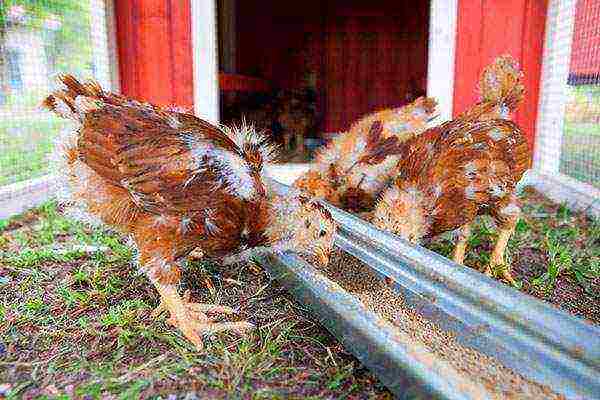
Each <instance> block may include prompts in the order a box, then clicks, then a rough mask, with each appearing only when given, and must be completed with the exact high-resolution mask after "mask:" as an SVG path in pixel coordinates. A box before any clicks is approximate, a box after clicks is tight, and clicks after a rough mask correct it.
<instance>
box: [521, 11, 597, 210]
mask: <svg viewBox="0 0 600 400" xmlns="http://www.w3.org/2000/svg"><path fill="white" fill-rule="evenodd" d="M576 2H577V1H576V0H551V1H550V2H549V5H548V14H547V18H546V31H545V32H546V33H545V36H546V37H545V43H544V55H543V61H542V76H541V82H540V100H539V105H538V110H539V113H538V119H537V125H536V138H535V147H534V155H533V169H532V170H531V171H530V172H529V173H528V175H527V179H526V184H528V185H531V186H533V187H535V188H536V189H538V190H539V191H540V192H542V193H544V194H545V195H546V196H548V197H549V198H550V199H552V200H553V201H556V202H559V203H566V204H567V205H568V206H569V207H570V208H572V209H574V210H581V211H587V212H588V213H589V214H590V215H593V216H596V217H600V190H598V189H597V188H595V187H593V186H592V185H589V184H587V183H584V182H580V181H578V180H576V179H573V178H570V177H568V176H566V175H564V174H562V173H560V171H559V166H560V155H561V147H562V146H561V141H562V136H563V129H564V120H565V105H566V98H567V96H566V95H565V90H566V85H565V83H566V82H567V78H568V75H569V66H570V65H569V64H570V60H571V45H572V41H573V30H574V23H575V6H576ZM557 142H558V143H557Z"/></svg>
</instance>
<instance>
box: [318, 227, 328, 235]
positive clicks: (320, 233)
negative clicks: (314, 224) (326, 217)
mask: <svg viewBox="0 0 600 400" xmlns="http://www.w3.org/2000/svg"><path fill="white" fill-rule="evenodd" d="M325 235H327V231H326V230H324V229H321V231H320V232H319V237H323V236H325Z"/></svg>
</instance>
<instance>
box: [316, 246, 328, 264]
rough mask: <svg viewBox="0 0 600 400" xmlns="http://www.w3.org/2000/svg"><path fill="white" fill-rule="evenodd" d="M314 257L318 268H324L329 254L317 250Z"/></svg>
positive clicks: (319, 249) (320, 249)
mask: <svg viewBox="0 0 600 400" xmlns="http://www.w3.org/2000/svg"><path fill="white" fill-rule="evenodd" d="M315 256H316V258H317V262H318V264H319V266H320V267H326V266H327V264H329V252H328V251H325V250H324V249H322V248H318V249H317V251H316V252H315Z"/></svg>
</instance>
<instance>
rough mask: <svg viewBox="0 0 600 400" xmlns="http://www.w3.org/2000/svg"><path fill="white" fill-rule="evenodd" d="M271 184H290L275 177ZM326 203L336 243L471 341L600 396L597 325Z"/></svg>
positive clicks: (529, 372)
mask: <svg viewBox="0 0 600 400" xmlns="http://www.w3.org/2000/svg"><path fill="white" fill-rule="evenodd" d="M274 189H275V190H277V191H278V192H280V193H287V192H288V191H289V190H290V188H289V187H287V186H285V185H281V184H279V183H274ZM324 204H325V205H326V206H327V207H328V208H329V210H330V211H331V213H332V215H333V217H334V219H335V220H336V221H337V222H338V223H339V225H340V228H339V232H338V235H337V237H336V245H337V246H338V247H340V248H341V249H343V250H344V251H346V252H348V253H350V254H352V255H353V256H355V257H357V258H359V259H361V260H362V261H363V262H365V263H367V264H368V265H369V266H371V268H373V269H374V270H376V271H377V272H378V273H380V274H382V275H384V276H388V277H390V278H392V279H393V280H394V281H395V282H396V283H397V284H398V285H399V287H400V288H401V289H402V290H403V291H404V292H405V293H412V294H415V295H417V296H418V297H419V298H421V299H425V302H430V303H432V305H433V307H435V308H436V309H438V310H441V311H442V312H443V313H444V314H445V315H448V316H450V317H451V318H453V319H455V320H457V321H459V326H463V327H465V328H468V329H469V330H471V331H472V332H476V334H475V335H476V336H477V337H479V338H480V339H482V340H475V341H472V343H475V345H474V346H473V347H474V348H476V349H477V350H479V351H482V352H484V353H486V354H489V355H492V356H494V357H496V358H498V359H499V360H500V361H501V362H502V363H503V364H505V365H506V366H508V367H510V368H512V369H513V370H515V371H518V372H519V373H520V374H522V375H523V376H525V377H527V378H529V379H531V380H533V381H535V382H538V383H541V384H544V385H547V386H548V387H550V388H551V389H552V390H554V391H555V392H557V393H560V394H563V395H564V396H566V397H567V398H569V399H586V400H587V399H600V328H598V327H596V326H593V325H591V324H588V323H586V322H585V321H583V320H581V319H579V318H576V317H573V316H571V315H570V314H568V313H566V312H564V311H562V310H559V309H556V308H554V307H552V306H550V305H549V304H547V303H545V302H543V301H541V300H538V299H535V298H533V297H531V296H528V295H525V294H523V293H521V292H519V291H518V290H515V289H513V288H510V287H508V286H506V285H504V284H502V283H500V282H497V281H495V280H493V279H490V278H488V277H486V276H485V275H483V274H481V273H479V272H477V271H475V270H473V269H471V268H466V267H464V266H460V265H457V264H455V263H453V262H452V261H450V260H448V259H446V258H444V257H442V256H440V255H438V254H436V253H434V252H431V251H429V250H427V249H425V248H422V247H419V246H412V245H410V244H409V243H407V242H406V241H404V240H402V239H400V238H398V237H397V236H395V235H392V234H389V233H386V232H382V231H380V230H378V229H376V228H375V227H374V226H372V225H371V224H369V223H367V222H365V221H363V220H361V219H359V218H357V217H355V216H353V215H351V214H349V213H347V212H345V211H342V210H340V209H337V208H335V207H333V206H331V205H329V204H327V203H324ZM287 260H288V261H289V259H287ZM285 265H286V266H287V267H288V268H293V266H292V264H290V263H289V262H286V263H285ZM305 283H307V284H310V282H305ZM297 290H299V289H297ZM304 290H307V289H306V288H305V289H304ZM311 290H313V291H314V289H311ZM317 295H319V296H325V297H327V293H320V294H313V296H317ZM323 301H326V302H327V303H332V302H333V300H332V299H328V300H323ZM317 311H318V312H324V311H322V310H317ZM340 318H341V320H339V321H338V322H336V323H340V324H343V325H348V324H351V323H352V322H351V320H347V318H349V317H348V316H347V315H344V314H342V315H341V316H340ZM344 319H346V320H344ZM354 329H357V328H354ZM334 333H335V332H334ZM355 355H356V356H357V357H358V358H359V359H361V355H360V354H356V353H355ZM363 357H364V355H363ZM416 376H419V377H420V378H422V379H424V381H423V382H422V383H421V385H423V387H433V386H435V385H433V386H432V385H431V384H429V383H428V380H430V379H432V380H434V381H435V380H436V379H437V378H436V377H435V376H427V375H424V376H423V375H419V374H416ZM382 381H384V382H386V380H385V379H384V377H382ZM437 394H438V395H440V396H442V398H455V397H452V394H451V393H448V392H443V391H442V392H438V393H437Z"/></svg>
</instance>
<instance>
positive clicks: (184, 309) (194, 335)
mask: <svg viewBox="0 0 600 400" xmlns="http://www.w3.org/2000/svg"><path fill="white" fill-rule="evenodd" d="M155 286H156V289H157V290H158V293H159V294H160V297H161V304H160V305H159V307H158V309H157V310H155V312H154V313H153V314H154V315H157V314H160V311H161V309H162V308H164V309H167V310H168V311H169V312H170V314H171V315H170V317H169V319H168V320H167V321H168V322H169V323H170V324H171V325H173V326H175V327H176V328H177V329H179V330H180V331H181V333H183V335H184V336H185V337H186V338H187V339H188V340H189V341H190V342H192V344H193V345H194V346H196V349H197V350H198V351H200V350H202V348H203V342H202V338H201V335H202V334H211V333H217V332H223V331H236V332H238V333H243V332H245V331H247V330H250V329H252V328H253V327H254V326H253V325H252V324H251V323H249V322H245V321H242V322H218V323H216V322H212V320H211V319H210V318H209V317H208V316H207V315H206V314H205V313H206V312H221V313H225V314H231V313H233V310H232V309H231V308H229V307H226V306H220V305H214V304H201V303H192V302H189V301H188V299H187V298H185V297H189V296H184V298H181V297H180V296H179V295H178V294H177V287H176V285H174V284H161V283H158V282H157V283H155Z"/></svg>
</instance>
